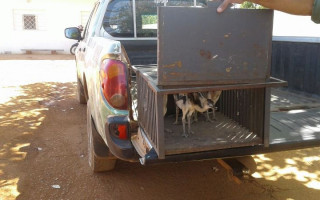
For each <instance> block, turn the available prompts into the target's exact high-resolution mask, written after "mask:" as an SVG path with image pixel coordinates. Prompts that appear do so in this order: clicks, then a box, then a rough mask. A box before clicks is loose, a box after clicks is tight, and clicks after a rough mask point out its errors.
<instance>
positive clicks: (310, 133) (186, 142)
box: [165, 89, 320, 155]
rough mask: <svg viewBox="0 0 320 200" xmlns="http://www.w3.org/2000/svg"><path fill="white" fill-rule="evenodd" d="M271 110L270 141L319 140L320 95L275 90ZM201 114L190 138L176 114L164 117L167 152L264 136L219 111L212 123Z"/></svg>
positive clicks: (211, 147) (242, 143)
mask: <svg viewBox="0 0 320 200" xmlns="http://www.w3.org/2000/svg"><path fill="white" fill-rule="evenodd" d="M271 111H272V112H271V117H270V138H269V140H270V144H279V143H285V142H298V141H301V140H312V139H319V140H320V99H319V98H317V97H307V96H306V95H302V94H297V93H295V92H292V91H291V92H290V91H288V90H284V89H272V92H271ZM198 115H199V116H198V122H194V123H192V125H191V128H192V130H193V131H194V134H193V135H191V136H190V137H188V138H184V137H182V136H181V134H182V124H181V121H180V123H179V124H178V125H173V122H174V121H175V116H174V115H169V116H167V117H166V118H165V127H166V130H165V131H166V134H165V136H166V137H165V141H166V143H165V145H166V155H171V154H180V153H190V152H195V151H208V150H214V149H221V148H226V147H227V148H232V147H233V146H236V147H241V146H251V145H255V144H260V143H261V142H262V138H260V137H258V136H257V135H256V134H254V133H253V132H250V131H249V130H248V129H246V128H244V127H241V126H239V124H237V123H235V122H234V121H233V120H230V119H229V118H227V117H225V116H223V115H222V114H220V113H219V112H216V117H217V120H216V121H215V122H213V123H210V122H206V120H205V116H204V115H202V114H198ZM210 116H211V115H210ZM179 119H180V118H179Z"/></svg>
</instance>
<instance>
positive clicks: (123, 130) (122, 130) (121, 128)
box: [118, 124, 128, 140]
mask: <svg viewBox="0 0 320 200" xmlns="http://www.w3.org/2000/svg"><path fill="white" fill-rule="evenodd" d="M118 132H119V139H122V140H126V139H128V134H127V125H120V124H119V125H118Z"/></svg>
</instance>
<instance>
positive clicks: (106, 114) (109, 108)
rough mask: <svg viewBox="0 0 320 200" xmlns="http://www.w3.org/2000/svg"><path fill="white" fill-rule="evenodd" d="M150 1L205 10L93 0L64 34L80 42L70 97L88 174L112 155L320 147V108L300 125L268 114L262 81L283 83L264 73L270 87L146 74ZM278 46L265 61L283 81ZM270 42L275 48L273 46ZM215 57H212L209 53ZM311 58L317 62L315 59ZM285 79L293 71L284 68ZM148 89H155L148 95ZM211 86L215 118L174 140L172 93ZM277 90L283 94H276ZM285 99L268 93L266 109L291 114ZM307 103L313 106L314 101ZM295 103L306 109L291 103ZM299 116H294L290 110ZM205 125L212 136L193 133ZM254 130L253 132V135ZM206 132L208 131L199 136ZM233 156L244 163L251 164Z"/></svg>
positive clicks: (150, 64)
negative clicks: (80, 115)
mask: <svg viewBox="0 0 320 200" xmlns="http://www.w3.org/2000/svg"><path fill="white" fill-rule="evenodd" d="M157 6H175V7H179V6H184V7H185V6H191V7H206V6H207V1H206V0H195V1H194V0H192V1H191V0H181V1H170V0H169V1H154V0H144V1H140V0H100V1H97V2H96V3H95V5H94V8H93V10H92V12H91V14H90V17H89V19H88V23H87V25H86V27H85V29H84V31H83V33H81V32H80V30H79V29H78V28H76V27H70V28H67V29H65V36H66V37H67V38H70V39H75V40H80V42H79V45H78V47H77V49H76V52H75V57H76V68H77V97H78V99H79V102H80V103H82V104H87V133H88V150H89V153H88V157H89V165H90V167H91V168H92V170H93V171H94V172H101V171H109V170H112V169H114V167H115V164H116V161H117V159H121V160H125V161H130V162H139V161H140V163H141V164H148V163H158V162H173V161H174V162H176V161H186V160H200V159H214V158H229V157H242V158H243V156H248V155H253V154H258V153H268V152H275V151H283V150H291V149H297V148H306V147H313V146H318V145H319V144H320V136H319V130H318V129H319V124H320V121H319V120H320V119H319V110H313V111H312V112H313V115H312V116H308V115H303V117H304V119H301V121H300V122H299V123H300V124H299V123H296V122H295V121H294V120H292V119H291V118H290V116H292V114H288V113H286V114H287V115H286V114H283V115H279V114H277V113H276V114H274V115H273V114H271V117H270V96H271V89H270V88H269V86H270V85H271V86H272V84H273V86H281V85H284V83H285V82H283V81H279V80H277V79H271V78H270V79H268V80H271V83H270V84H265V83H263V84H251V85H250V84H244V83H240V84H237V85H234V84H233V83H228V84H219V85H212V84H211V85H204V86H186V87H184V88H182V89H181V88H178V89H177V88H175V87H161V86H157V83H156V82H155V80H154V79H156V78H154V74H152V72H153V71H154V70H155V69H156V68H157V60H158V59H159V58H158V57H157V53H158V49H159V46H158V45H159V44H158V43H157V42H158V41H157V40H158V38H157V34H158V30H157V27H158V26H157ZM271 27H272V26H271ZM230 35H231V34H229V35H225V36H224V37H225V39H230ZM242 37H244V36H243V35H242ZM285 45H286V44H282V47H281V48H279V49H277V50H276V51H273V54H272V55H273V57H274V58H273V60H272V63H271V62H270V63H268V64H269V65H271V64H272V68H271V71H272V73H275V75H278V76H280V78H285V79H286V80H289V79H290V78H288V77H287V76H286V75H285V76H283V73H284V71H285V70H286V68H285V67H284V66H283V65H285V64H286V62H285V61H283V58H282V57H280V58H279V55H282V54H284V53H283V52H280V51H281V49H285V48H286V47H283V46H285ZM291 45H292V44H291ZM270 46H271V45H270ZM273 46H274V47H275V46H276V47H277V46H279V44H278V43H276V44H273ZM306 48H307V47H306ZM313 48H314V47H313ZM274 52H275V53H274ZM279 52H280V53H279ZM258 53H259V52H258ZM200 54H203V55H204V56H205V57H206V56H207V55H206V54H207V52H205V51H202V52H201V51H200ZM203 55H202V56H203ZM210 56H211V55H210ZM286 56H289V57H290V56H291V55H286ZM215 57H217V55H212V58H211V57H210V58H211V59H214V58H215ZM317 57H319V56H317ZM268 59H269V58H268ZM316 59H318V58H316ZM158 61H159V60H158ZM290 62H291V64H294V63H295V62H294V61H290ZM313 63H314V64H316V65H319V63H320V62H317V61H315V62H313ZM287 64H288V63H287ZM178 65H179V64H178ZM244 65H246V63H244ZM274 65H280V68H281V69H282V71H280V72H279V70H278V69H275V67H277V66H274ZM169 67H170V66H169ZM245 67H246V66H245ZM230 70H231V67H230V68H227V72H229V71H230ZM277 72H279V73H278V74H277ZM296 75H297V74H296ZM281 76H282V77H281ZM291 76H294V74H293V73H291ZM295 77H296V76H295ZM297 79H298V78H296V79H295V80H296V81H297ZM318 80H319V79H318ZM272 81H275V82H272ZM277 81H279V82H277ZM314 81H316V80H314ZM316 82H317V83H319V81H316ZM279 83H280V84H279ZM232 84H233V85H232ZM185 85H188V84H187V83H185ZM271 86H270V87H271ZM144 87H146V88H144ZM289 87H290V82H289ZM294 89H297V88H294ZM300 89H303V88H300ZM149 90H150V91H154V92H156V93H155V94H151V93H152V92H150V91H149ZM210 90H221V91H222V94H221V98H220V100H219V102H218V103H217V104H216V106H217V107H218V108H217V109H218V112H217V113H218V117H217V122H214V123H213V124H214V125H210V126H207V125H206V122H202V121H201V122H196V123H195V124H196V125H192V126H195V127H196V130H197V133H196V134H195V135H193V136H192V137H189V138H183V137H181V135H180V134H177V133H176V132H179V129H181V126H174V125H172V122H173V121H174V120H173V119H174V114H175V113H174V111H175V104H174V100H173V97H172V94H174V93H180V92H181V93H183V92H204V91H210ZM148 91H149V92H148ZM139 92H140V94H139ZM143 92H145V93H143ZM274 92H275V93H276V95H274ZM141 93H142V94H141ZM281 94H286V95H285V96H284V97H283V99H281V98H282V97H281ZM315 94H317V93H316V92H315ZM287 96H290V95H288V94H287V92H284V91H282V90H272V98H273V100H274V99H275V98H276V97H277V98H276V99H277V100H278V102H276V104H275V106H274V104H273V103H272V105H271V108H272V109H277V108H278V110H276V111H290V108H287V107H286V106H287V105H285V106H284V107H281V106H279V105H278V104H281V102H282V103H283V102H286V103H288V102H289V103H288V104H290V100H288V99H287V100H285V97H287ZM241 98H242V99H241ZM237 99H238V100H237ZM296 99H298V98H296ZM316 99H317V96H316ZM235 100H237V101H235ZM282 100H284V101H282ZM310 101H311V102H312V103H314V104H316V101H314V100H310ZM234 102H236V103H234ZM277 103H278V104H277ZM246 104H247V105H246ZM166 105H167V109H166V110H165V111H164V110H163V109H162V108H163V106H166ZM281 105H282V104H281ZM277 106H278V107H277ZM299 106H300V107H299ZM275 107H277V108H275ZM286 108H287V109H286ZM298 108H306V107H303V106H301V104H298V107H297V109H298ZM152 109H154V110H152ZM274 111H275V110H274ZM242 113H244V114H242ZM298 115H299V113H298V114H295V116H298ZM163 116H165V117H163ZM200 117H201V116H200ZM308 120H309V121H310V122H308V123H309V125H310V124H312V125H313V127H314V129H312V128H311V129H308V130H313V132H312V131H311V132H312V133H311V132H310V131H309V132H308V133H306V132H304V131H303V130H304V128H306V126H305V125H303V124H301V123H304V122H306V121H308ZM168 121H169V122H168ZM270 122H271V125H270ZM197 124H198V125H197ZM199 124H200V125H199ZM149 126H150V127H149ZM153 126H154V127H153ZM211 126H212V127H211ZM177 127H178V128H177ZM217 127H218V128H217ZM213 129H214V130H213ZM315 129H317V130H315ZM207 130H209V132H210V130H211V132H212V131H213V132H214V131H216V132H217V136H215V138H213V139H212V138H211V139H208V138H205V137H202V136H200V134H199V135H198V136H197V134H198V132H206V131H207ZM297 130H298V131H297ZM299 130H300V132H299ZM255 132H257V134H253V133H255ZM260 132H261V133H260ZM209 134H211V133H204V135H209ZM219 134H220V135H219ZM211 135H212V134H211ZM210 137H211V136H210ZM238 160H241V163H242V164H244V165H246V164H247V163H248V162H251V161H248V160H247V161H243V159H238ZM230 163H232V162H230ZM247 167H249V166H247Z"/></svg>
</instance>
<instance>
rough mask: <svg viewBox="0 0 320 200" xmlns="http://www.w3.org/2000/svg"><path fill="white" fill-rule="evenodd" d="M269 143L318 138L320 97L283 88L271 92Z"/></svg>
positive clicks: (319, 129) (319, 134)
mask: <svg viewBox="0 0 320 200" xmlns="http://www.w3.org/2000/svg"><path fill="white" fill-rule="evenodd" d="M271 111H272V112H271V117H270V144H280V143H288V142H299V141H307V140H320V98H319V97H317V96H308V95H307V94H303V93H301V94H299V93H297V92H293V91H288V90H284V89H273V90H272V92H271Z"/></svg>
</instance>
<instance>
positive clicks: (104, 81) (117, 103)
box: [100, 59, 128, 110]
mask: <svg viewBox="0 0 320 200" xmlns="http://www.w3.org/2000/svg"><path fill="white" fill-rule="evenodd" d="M100 81H101V87H102V91H103V95H104V97H105V98H106V100H107V101H108V103H109V104H110V105H111V106H112V107H114V108H117V109H120V110H126V109H127V108H128V93H127V75H126V65H125V64H124V63H122V62H121V61H119V60H111V59H106V60H103V62H102V63H101V67H100Z"/></svg>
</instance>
